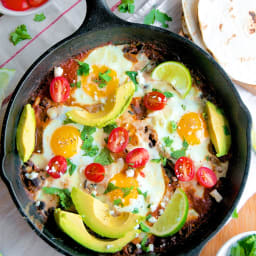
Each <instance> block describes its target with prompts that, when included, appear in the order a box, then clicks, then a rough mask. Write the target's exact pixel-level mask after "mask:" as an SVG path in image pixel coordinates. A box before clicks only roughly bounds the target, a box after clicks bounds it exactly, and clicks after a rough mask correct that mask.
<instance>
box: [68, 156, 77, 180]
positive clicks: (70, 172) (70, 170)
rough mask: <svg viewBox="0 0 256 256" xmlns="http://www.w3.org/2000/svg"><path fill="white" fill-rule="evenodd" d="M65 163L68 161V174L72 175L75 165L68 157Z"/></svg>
mask: <svg viewBox="0 0 256 256" xmlns="http://www.w3.org/2000/svg"><path fill="white" fill-rule="evenodd" d="M67 163H68V168H67V170H68V172H69V175H70V176H72V174H73V173H74V171H75V170H76V165H75V164H74V163H72V162H71V160H70V159H68V158H67Z"/></svg>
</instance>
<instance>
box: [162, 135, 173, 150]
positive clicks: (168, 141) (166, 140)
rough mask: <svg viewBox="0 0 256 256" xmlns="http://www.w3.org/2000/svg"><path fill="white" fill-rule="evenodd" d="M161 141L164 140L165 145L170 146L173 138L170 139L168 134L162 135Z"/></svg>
mask: <svg viewBox="0 0 256 256" xmlns="http://www.w3.org/2000/svg"><path fill="white" fill-rule="evenodd" d="M163 141H164V143H165V146H166V147H170V146H171V145H172V143H173V140H172V139H170V137H169V136H167V137H164V138H163Z"/></svg>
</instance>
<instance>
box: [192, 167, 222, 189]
mask: <svg viewBox="0 0 256 256" xmlns="http://www.w3.org/2000/svg"><path fill="white" fill-rule="evenodd" d="M196 178H197V181H198V182H199V184H200V185H202V186H204V187H206V188H212V187H213V186H215V185H216V183H217V176H216V174H215V173H214V172H213V171H212V170H211V169H209V168H207V167H200V168H199V169H198V170H197V173H196Z"/></svg>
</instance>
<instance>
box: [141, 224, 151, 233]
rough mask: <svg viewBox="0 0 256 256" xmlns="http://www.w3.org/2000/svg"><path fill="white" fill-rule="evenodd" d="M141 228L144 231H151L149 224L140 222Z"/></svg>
mask: <svg viewBox="0 0 256 256" xmlns="http://www.w3.org/2000/svg"><path fill="white" fill-rule="evenodd" d="M140 229H141V230H142V231H143V232H149V231H150V228H149V227H148V226H146V225H145V224H144V223H142V222H141V223H140Z"/></svg>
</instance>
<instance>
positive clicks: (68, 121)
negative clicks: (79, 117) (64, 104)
mask: <svg viewBox="0 0 256 256" xmlns="http://www.w3.org/2000/svg"><path fill="white" fill-rule="evenodd" d="M74 123H75V122H74V121H73V120H71V119H69V118H68V117H67V118H66V119H65V120H64V121H63V124H74Z"/></svg>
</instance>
